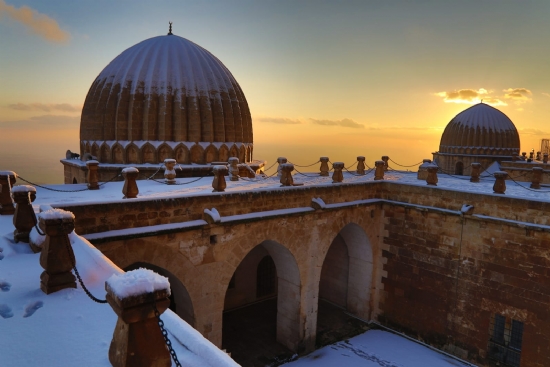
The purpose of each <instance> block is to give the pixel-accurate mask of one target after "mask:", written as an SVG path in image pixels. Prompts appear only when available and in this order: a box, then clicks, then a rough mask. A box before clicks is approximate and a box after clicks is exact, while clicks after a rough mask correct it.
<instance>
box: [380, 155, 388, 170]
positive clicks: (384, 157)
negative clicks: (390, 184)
mask: <svg viewBox="0 0 550 367" xmlns="http://www.w3.org/2000/svg"><path fill="white" fill-rule="evenodd" d="M389 160H390V157H388V156H387V155H383V156H382V161H384V172H385V171H387V170H388V161H389Z"/></svg>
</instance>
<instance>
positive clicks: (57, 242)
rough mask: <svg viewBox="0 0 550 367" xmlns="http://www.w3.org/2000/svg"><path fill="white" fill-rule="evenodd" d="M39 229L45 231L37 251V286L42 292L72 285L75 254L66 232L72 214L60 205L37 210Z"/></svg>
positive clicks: (48, 292) (68, 230)
mask: <svg viewBox="0 0 550 367" xmlns="http://www.w3.org/2000/svg"><path fill="white" fill-rule="evenodd" d="M38 224H39V226H40V229H41V230H42V231H43V232H44V233H45V234H46V239H45V240H44V243H43V244H42V252H40V265H41V266H42V268H44V271H43V272H42V274H41V275H40V289H42V291H43V292H44V293H46V294H50V293H53V292H57V291H59V290H61V289H65V288H76V281H75V277H74V275H73V273H72V272H71V270H72V269H73V267H74V266H75V258H74V253H73V248H72V247H71V242H70V240H69V233H71V232H72V231H73V230H74V215H73V213H71V212H68V211H65V210H62V209H51V210H47V211H45V212H42V213H40V214H39V222H38Z"/></svg>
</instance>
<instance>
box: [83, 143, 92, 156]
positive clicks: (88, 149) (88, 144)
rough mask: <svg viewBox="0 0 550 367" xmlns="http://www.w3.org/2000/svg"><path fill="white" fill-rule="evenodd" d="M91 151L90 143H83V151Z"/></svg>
mask: <svg viewBox="0 0 550 367" xmlns="http://www.w3.org/2000/svg"><path fill="white" fill-rule="evenodd" d="M91 152H92V148H91V147H90V143H89V142H86V145H84V153H90V154H91Z"/></svg>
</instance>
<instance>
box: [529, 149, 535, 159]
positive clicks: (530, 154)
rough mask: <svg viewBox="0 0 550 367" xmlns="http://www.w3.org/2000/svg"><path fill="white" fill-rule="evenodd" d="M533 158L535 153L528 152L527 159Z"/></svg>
mask: <svg viewBox="0 0 550 367" xmlns="http://www.w3.org/2000/svg"><path fill="white" fill-rule="evenodd" d="M534 156H535V152H534V151H530V152H529V159H533V158H535V157H534Z"/></svg>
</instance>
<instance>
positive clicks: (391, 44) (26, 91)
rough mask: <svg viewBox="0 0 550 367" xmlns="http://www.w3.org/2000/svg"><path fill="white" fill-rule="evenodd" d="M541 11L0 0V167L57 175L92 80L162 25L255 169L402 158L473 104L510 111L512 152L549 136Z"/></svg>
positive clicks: (547, 29) (470, 4) (547, 54)
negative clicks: (207, 69) (220, 97)
mask: <svg viewBox="0 0 550 367" xmlns="http://www.w3.org/2000/svg"><path fill="white" fill-rule="evenodd" d="M548 19H550V1H548V0H540V1H528V0H527V1H516V0H514V1H507V0H498V1H497V0H492V1H482V0H475V1H442V0H437V1H435V0H434V1H391V0H386V1H370V0H362V1H321V0H316V1H296V0H292V1H286V0H278V1H258V0H250V1H245V0H242V1H233V0H231V1H227V0H220V1H201V2H188V1H181V0H180V1H155V2H151V1H147V2H145V1H130V0H120V1H111V0H109V1H106V0H93V1H92V0H83V1H53V0H48V1H14V0H8V1H6V0H0V169H1V170H4V169H10V170H14V171H16V172H18V173H19V174H21V175H22V176H24V177H25V176H26V177H29V179H31V180H32V179H35V180H37V181H41V182H50V183H54V182H62V179H63V175H62V165H61V164H60V163H58V160H59V159H60V158H63V156H64V154H65V151H66V150H67V149H71V150H73V151H78V149H79V145H78V129H79V123H80V112H81V108H82V104H83V103H84V99H85V97H86V93H87V92H88V89H89V88H90V86H91V84H92V82H93V81H94V79H95V77H96V76H97V75H98V74H99V73H100V72H101V70H102V69H103V68H104V67H105V66H107V64H108V63H109V62H110V61H111V60H112V59H114V58H115V57H116V56H117V55H119V54H120V53H121V52H122V51H124V50H125V49H127V48H129V47H131V46H133V45H134V44H136V43H138V42H140V41H142V40H144V39H147V38H150V37H154V36H157V35H162V34H166V33H167V31H168V21H169V20H170V21H172V22H173V23H174V25H173V32H174V34H177V35H179V36H182V37H185V38H187V39H189V40H191V41H193V42H195V43H197V44H199V45H201V46H202V47H204V48H206V49H207V50H209V51H210V52H211V53H213V54H214V55H215V56H216V57H218V58H219V59H220V60H221V61H222V62H223V63H224V64H225V65H226V66H227V67H228V68H229V70H231V72H232V73H233V75H234V76H235V78H236V79H237V81H238V82H239V84H240V85H241V87H242V89H243V91H244V93H245V95H246V98H247V100H248V103H249V106H250V110H251V113H252V116H253V126H254V146H255V151H254V154H255V158H261V159H266V160H268V165H270V164H271V163H272V162H273V160H274V159H275V158H276V157H277V156H286V157H287V158H289V160H291V161H293V162H295V163H298V164H308V163H312V162H314V161H315V160H317V159H318V157H319V156H325V155H328V156H329V157H330V158H331V161H336V160H341V161H344V162H345V163H346V164H351V163H353V161H354V160H355V157H356V156H357V155H364V156H366V157H367V163H369V164H370V165H372V162H374V160H376V159H379V158H380V156H382V155H389V156H390V157H392V158H393V159H394V160H395V161H396V162H399V163H402V164H412V163H416V162H418V161H421V160H422V159H423V158H432V156H431V152H433V151H436V150H438V147H439V139H440V137H441V133H442V131H443V129H444V128H445V126H446V124H447V123H448V122H449V121H450V120H451V118H452V117H454V116H455V115H456V114H457V113H458V112H460V111H462V110H463V109H465V108H467V107H469V106H470V105H471V104H473V103H477V102H479V100H480V99H483V100H484V102H485V103H489V104H492V105H493V106H495V107H497V108H499V109H500V110H501V111H503V112H504V113H506V114H507V115H508V116H509V117H510V118H511V119H512V121H513V122H514V123H515V125H516V127H517V128H518V130H519V132H520V138H521V145H522V146H521V149H522V151H529V150H531V149H532V148H534V149H535V150H538V148H539V146H540V139H542V138H550V126H549V122H550V47H549V46H548V44H550V22H549V21H548Z"/></svg>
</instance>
